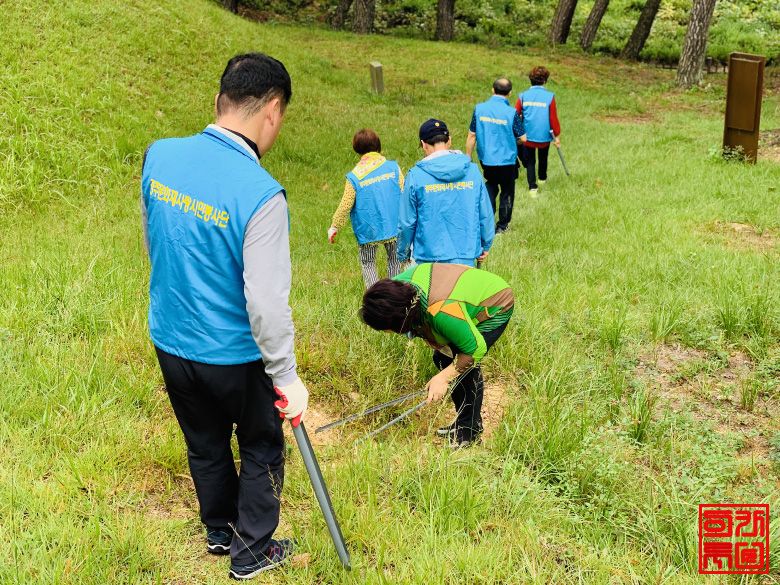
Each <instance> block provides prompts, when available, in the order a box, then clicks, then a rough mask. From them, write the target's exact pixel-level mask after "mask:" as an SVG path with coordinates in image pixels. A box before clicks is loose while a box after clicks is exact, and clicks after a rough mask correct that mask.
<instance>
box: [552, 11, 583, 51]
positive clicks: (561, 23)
mask: <svg viewBox="0 0 780 585" xmlns="http://www.w3.org/2000/svg"><path fill="white" fill-rule="evenodd" d="M575 8H577V0H558V7H557V8H556V9H555V16H553V21H552V26H551V27H550V42H551V43H553V44H554V45H563V44H565V43H566V39H568V38H569V31H570V30H571V21H572V19H573V18H574V9H575Z"/></svg>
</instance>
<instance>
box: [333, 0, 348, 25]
mask: <svg viewBox="0 0 780 585" xmlns="http://www.w3.org/2000/svg"><path fill="white" fill-rule="evenodd" d="M351 6H352V0H339V4H338V6H337V7H336V12H335V14H334V15H333V20H332V21H331V23H330V24H331V26H332V27H333V28H335V29H342V28H344V23H345V22H346V21H347V12H349V8H350V7H351Z"/></svg>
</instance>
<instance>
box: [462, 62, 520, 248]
mask: <svg viewBox="0 0 780 585" xmlns="http://www.w3.org/2000/svg"><path fill="white" fill-rule="evenodd" d="M511 93H512V82H511V81H509V80H508V79H506V78H504V77H502V78H500V79H496V80H495V81H494V82H493V95H492V96H491V98H490V99H489V100H487V101H485V102H482V103H480V104H477V106H476V107H475V108H474V113H473V114H472V116H471V125H470V126H469V134H468V137H467V138H466V155H467V156H469V157H471V154H472V152H474V145H475V144H476V147H477V157H478V158H479V162H480V164H481V165H482V172H483V173H484V175H485V184H486V186H487V190H488V194H489V195H490V202H491V204H492V205H493V211H494V212H495V210H496V197H497V196H498V194H499V191H500V193H501V196H500V202H499V206H498V222H497V223H496V233H497V234H500V233H502V232H505V231H506V230H507V229H509V222H510V221H512V208H513V207H514V203H515V181H516V180H517V168H518V164H517V152H518V151H517V143H518V141H520V140H522V139H523V122H522V118H521V117H520V115H519V114H518V113H517V112H516V111H515V109H514V108H513V107H512V106H511V105H509V95H510V94H511Z"/></svg>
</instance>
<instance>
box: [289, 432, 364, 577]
mask: <svg viewBox="0 0 780 585" xmlns="http://www.w3.org/2000/svg"><path fill="white" fill-rule="evenodd" d="M293 435H294V436H295V442H296V443H298V449H300V451H301V457H302V458H303V464H304V465H305V466H306V471H307V472H308V474H309V479H310V480H311V487H312V488H314V495H315V496H317V501H318V502H319V504H320V509H321V510H322V515H323V516H324V517H325V524H327V525H328V531H329V532H330V537H331V538H332V539H333V544H334V545H335V546H336V552H337V553H338V555H339V559H341V564H342V565H344V568H345V569H347V570H351V569H352V563H351V561H350V558H349V551H347V546H346V544H344V536H343V535H342V534H341V528H340V527H339V522H338V520H336V513H335V512H334V511H333V504H332V503H331V501H330V496H329V495H328V488H327V486H326V485H325V480H324V479H323V478H322V472H321V471H320V466H319V464H318V463H317V456H316V455H315V454H314V449H312V446H311V442H310V441H309V435H308V434H307V433H306V427H304V426H303V423H300V424H298V426H297V427H296V426H293Z"/></svg>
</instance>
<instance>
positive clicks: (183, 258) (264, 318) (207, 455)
mask: <svg viewBox="0 0 780 585" xmlns="http://www.w3.org/2000/svg"><path fill="white" fill-rule="evenodd" d="M291 95H292V89H291V82H290V76H289V75H288V73H287V70H286V69H285V67H284V65H283V64H282V63H280V62H279V61H277V60H276V59H273V58H271V57H269V56H267V55H264V54H262V53H249V54H245V55H238V56H236V57H233V58H232V59H231V60H230V61H229V62H228V64H227V67H226V68H225V71H224V73H223V74H222V79H221V83H220V89H219V94H217V96H216V114H217V119H216V123H214V124H210V125H209V126H208V127H207V128H206V129H205V130H203V132H201V133H200V134H196V135H194V136H189V137H187V138H168V139H165V140H159V141H157V142H154V143H153V144H152V145H151V146H150V147H149V148H148V150H147V152H146V154H145V156H144V164H143V173H142V180H141V188H142V201H141V203H142V205H141V211H142V219H143V226H144V236H145V243H146V246H147V251H148V253H149V259H150V261H151V279H150V284H149V296H150V305H149V330H150V333H151V337H152V341H153V342H154V346H155V350H156V352H157V358H158V361H159V363H160V368H161V370H162V375H163V379H164V380H165V386H166V389H167V392H168V397H169V398H170V401H171V405H172V406H173V411H174V413H175V414H176V418H177V419H178V421H179V425H180V426H181V430H182V432H183V434H184V438H185V441H186V443H187V455H188V459H189V465H190V471H191V473H192V479H193V481H194V483H195V491H196V493H197V496H198V503H199V505H200V518H201V520H202V521H203V523H204V524H205V526H206V540H207V550H208V552H210V553H213V554H228V553H229V554H230V556H231V561H232V562H231V566H230V571H229V575H230V576H231V577H232V578H234V579H250V578H252V577H254V576H255V575H257V574H258V573H260V572H262V571H265V570H267V569H270V568H273V567H274V566H276V565H278V564H280V563H283V562H284V561H286V560H288V559H289V558H290V555H291V552H292V543H291V541H289V540H275V539H274V538H273V534H274V531H275V530H276V527H277V526H278V524H279V504H280V497H281V489H282V482H283V479H284V438H283V435H282V419H281V418H280V413H281V416H282V417H284V418H288V419H290V420H291V421H292V424H293V425H297V424H299V422H300V420H301V419H302V417H303V415H304V413H305V412H306V408H307V404H308V395H309V393H308V391H307V389H306V386H305V385H304V384H303V382H302V381H301V379H300V378H299V377H298V374H297V371H296V361H295V353H294V343H293V322H292V318H291V310H290V305H289V303H288V297H289V294H290V281H291V268H290V243H289V231H288V229H289V219H288V212H287V201H286V199H285V192H284V189H283V188H282V186H281V185H280V184H279V183H277V182H276V180H274V178H273V177H272V176H271V175H270V174H268V172H267V171H266V170H265V169H264V168H263V166H262V164H261V163H260V157H261V155H263V156H264V155H266V154H267V153H268V151H269V150H270V148H271V146H272V145H273V143H274V141H275V140H276V137H277V136H278V134H279V130H280V129H281V126H282V120H283V118H284V112H285V108H286V106H287V103H288V102H289V101H290V97H291ZM277 409H278V410H277ZM234 425H235V432H236V437H237V439H238V449H239V453H240V458H241V472H240V474H238V475H237V474H236V469H235V465H234V462H233V452H232V450H231V447H230V440H231V436H232V434H233V426H234Z"/></svg>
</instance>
